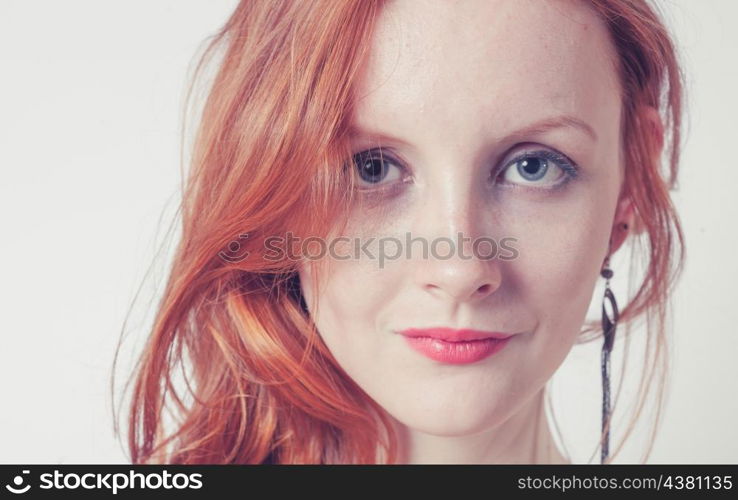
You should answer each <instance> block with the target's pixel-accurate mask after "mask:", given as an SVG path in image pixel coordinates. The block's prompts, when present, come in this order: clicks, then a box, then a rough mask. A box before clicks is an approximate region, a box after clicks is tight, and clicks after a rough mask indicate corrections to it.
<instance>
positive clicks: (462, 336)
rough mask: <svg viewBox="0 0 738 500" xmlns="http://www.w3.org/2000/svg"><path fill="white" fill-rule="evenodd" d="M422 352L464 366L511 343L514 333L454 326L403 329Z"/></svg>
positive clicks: (445, 361)
mask: <svg viewBox="0 0 738 500" xmlns="http://www.w3.org/2000/svg"><path fill="white" fill-rule="evenodd" d="M399 333H400V334H401V335H402V336H404V337H405V340H407V343H408V344H409V345H410V347H412V348H413V349H415V350H416V351H417V352H419V353H420V354H422V355H424V356H427V357H429V358H430V359H432V360H434V361H439V362H441V363H448V364H454V365H462V364H468V363H474V362H476V361H480V360H482V359H484V358H486V357H488V356H491V355H492V354H494V353H496V352H498V351H499V350H501V349H502V348H503V347H505V346H506V345H507V342H508V340H509V339H510V337H512V334H509V333H501V332H487V331H482V330H468V329H464V330H456V329H453V328H408V329H405V330H402V331H400V332H399Z"/></svg>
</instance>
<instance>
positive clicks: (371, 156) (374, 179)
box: [353, 150, 402, 188]
mask: <svg viewBox="0 0 738 500" xmlns="http://www.w3.org/2000/svg"><path fill="white" fill-rule="evenodd" d="M353 161H354V167H355V169H356V173H357V175H358V179H357V184H358V186H359V187H364V188H367V187H369V188H371V187H374V186H381V185H384V184H390V183H392V182H395V181H399V180H401V179H402V169H401V167H399V166H398V165H397V164H396V163H395V162H394V161H393V160H392V158H391V157H390V156H388V155H387V153H385V152H383V151H382V150H370V151H362V152H361V153H357V154H355V155H354V158H353Z"/></svg>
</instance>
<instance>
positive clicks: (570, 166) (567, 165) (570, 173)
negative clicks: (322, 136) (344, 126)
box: [351, 146, 579, 193]
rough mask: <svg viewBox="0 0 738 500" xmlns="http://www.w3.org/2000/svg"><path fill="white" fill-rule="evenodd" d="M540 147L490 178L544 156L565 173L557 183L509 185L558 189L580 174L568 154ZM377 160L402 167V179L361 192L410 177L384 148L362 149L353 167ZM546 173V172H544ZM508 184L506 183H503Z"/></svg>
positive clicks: (387, 187) (390, 186)
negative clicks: (546, 184)
mask: <svg viewBox="0 0 738 500" xmlns="http://www.w3.org/2000/svg"><path fill="white" fill-rule="evenodd" d="M536 147H537V148H539V149H532V150H528V151H525V152H523V153H521V154H519V155H517V156H515V157H514V158H512V159H511V160H510V161H508V162H507V163H506V164H505V165H504V166H502V167H501V168H495V169H493V170H492V172H491V174H490V178H493V179H494V180H496V179H498V178H499V177H500V176H501V175H502V174H504V173H505V172H506V171H507V170H508V169H510V168H513V167H514V165H515V164H517V163H519V162H522V161H525V160H527V159H531V158H542V159H544V160H545V161H546V162H551V163H554V164H555V165H556V166H558V167H559V168H560V169H561V170H562V171H563V173H564V177H563V178H562V179H561V180H560V181H558V182H556V183H555V184H553V185H551V186H549V187H536V186H535V185H532V184H531V185H524V184H516V183H508V184H507V185H508V186H510V187H512V188H513V189H535V190H543V191H555V190H558V189H561V188H563V187H564V186H565V185H566V184H568V183H569V182H570V181H572V180H574V179H576V178H577V177H578V175H579V166H578V165H577V164H576V163H575V162H574V161H572V160H571V159H570V158H569V157H567V156H566V155H564V154H562V153H560V152H558V151H556V150H553V149H550V148H546V149H542V148H541V147H540V146H536ZM359 159H361V160H363V161H366V160H370V159H371V160H377V159H381V160H382V161H384V162H385V163H390V164H392V165H394V166H396V167H397V168H400V169H401V170H402V180H400V181H396V182H392V183H382V182H381V181H380V182H379V183H377V184H376V187H359V188H357V190H358V191H360V192H365V193H375V192H380V191H387V190H392V189H395V188H397V187H399V186H400V185H401V184H403V183H405V182H407V179H408V177H409V175H408V169H407V168H406V167H405V166H404V165H403V164H402V162H399V161H397V160H396V159H395V158H394V157H393V156H392V155H391V154H389V153H387V151H385V150H382V149H371V150H365V151H361V152H359V153H356V154H355V155H353V157H352V162H351V166H352V167H353V173H354V174H355V175H359V174H358V173H357V172H356V168H357V163H356V162H357V160H359ZM544 175H545V174H544ZM503 185H506V184H503Z"/></svg>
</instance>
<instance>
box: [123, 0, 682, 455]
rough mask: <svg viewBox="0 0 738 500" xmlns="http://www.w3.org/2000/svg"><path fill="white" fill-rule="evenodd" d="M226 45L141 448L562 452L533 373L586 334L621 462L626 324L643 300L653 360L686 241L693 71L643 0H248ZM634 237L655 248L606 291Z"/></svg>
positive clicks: (147, 389)
mask: <svg viewBox="0 0 738 500" xmlns="http://www.w3.org/2000/svg"><path fill="white" fill-rule="evenodd" d="M216 48H222V50H223V52H222V61H221V62H220V64H219V66H218V71H217V74H216V75H215V79H214V81H213V84H212V87H211V89H210V93H209V95H208V97H207V100H206V101H205V103H204V108H203V111H202V116H201V119H200V125H199V129H198V135H197V138H196V143H195V147H194V151H193V156H192V163H191V170H190V174H189V178H188V183H187V186H186V189H185V192H184V194H183V203H182V207H181V209H182V223H183V225H182V236H181V242H180V244H179V246H178V249H177V253H176V255H175V257H174V261H173V267H172V269H171V275H170V278H169V281H168V284H167V287H166V290H165V293H164V296H163V299H162V302H161V303H160V306H159V310H158V313H157V317H156V321H155V324H154V328H153V331H152V333H151V336H150V338H149V342H148V345H147V347H146V350H145V352H144V353H143V355H142V357H141V360H140V363H139V365H138V367H137V374H136V380H135V382H136V383H135V385H134V392H133V399H132V408H131V409H132V411H131V415H130V429H129V430H130V436H129V445H130V450H131V456H132V461H133V462H134V463H144V462H164V463H375V462H381V463H384V462H389V463H398V462H399V463H452V462H456V463H567V462H568V459H567V458H566V457H564V456H562V454H561V452H559V450H558V449H557V447H556V445H555V444H554V441H553V437H552V433H551V431H550V428H549V425H548V422H546V419H545V416H544V414H543V401H544V399H543V398H544V395H545V386H546V382H547V381H548V380H549V379H550V378H551V376H552V375H553V374H554V372H555V371H556V369H557V368H558V367H559V366H560V364H561V363H562V362H563V360H564V358H565V357H566V355H567V353H568V352H569V350H570V349H571V347H572V346H573V345H574V344H575V343H577V342H584V341H588V340H593V339H599V341H600V342H602V343H603V350H602V364H601V368H602V369H601V373H597V374H584V375H583V376H587V377H589V376H595V375H596V376H598V377H599V376H601V377H602V383H603V398H602V402H601V404H602V416H603V419H602V435H601V436H600V440H599V442H600V445H601V446H600V448H601V460H602V461H603V462H609V461H611V460H612V458H613V457H614V456H616V455H617V450H618V449H619V447H618V449H616V450H615V451H614V453H612V454H611V453H610V449H609V434H610V432H609V431H610V416H611V414H612V409H611V406H610V395H609V386H610V380H609V378H610V377H609V353H610V351H611V350H612V348H613V345H614V344H613V341H614V338H615V332H616V330H617V332H618V338H621V337H623V336H624V335H625V333H626V332H625V330H624V327H625V326H627V325H628V324H629V323H631V322H632V321H633V320H635V319H637V318H641V317H645V318H646V319H647V320H648V321H647V326H648V328H647V332H646V334H647V335H648V336H649V343H648V345H649V346H655V348H654V349H652V350H651V349H649V353H647V356H650V358H649V361H650V363H649V366H652V367H656V366H663V364H662V363H663V362H664V357H663V351H664V350H663V344H664V342H665V331H664V329H665V328H664V318H665V311H666V305H667V299H668V293H669V290H670V288H671V286H672V285H673V283H674V281H675V280H676V278H677V275H678V272H679V271H680V269H681V265H682V261H683V253H682V246H683V244H682V234H681V229H680V225H679V221H678V218H677V215H676V213H675V211H674V208H673V206H672V204H671V201H670V198H669V190H670V189H671V188H672V187H673V186H674V183H675V181H676V174H677V165H678V157H679V148H678V146H679V139H680V138H679V130H680V127H679V126H680V119H681V99H682V97H681V87H682V86H681V76H680V70H679V67H678V64H677V60H676V56H675V53H674V48H673V45H672V42H671V40H670V38H669V36H668V34H667V32H666V30H665V28H664V26H663V24H662V22H661V21H660V19H659V17H658V16H657V14H656V13H655V12H654V10H653V9H652V7H650V6H649V5H648V4H647V3H646V2H645V1H639V0H596V1H590V2H585V1H557V0H552V1H547V2H520V1H503V0H499V1H489V0H483V1H464V2H446V1H440V0H438V1H428V2H414V1H412V2H411V1H401V0H395V1H390V2H380V1H366V0H361V1H358V0H357V1H311V2H297V1H287V0H285V1H274V0H269V1H266V0H264V1H242V2H241V3H240V4H239V5H238V6H237V8H236V10H235V12H234V13H233V15H232V16H231V18H230V19H229V20H228V22H227V23H226V24H225V26H224V27H223V28H222V30H221V31H220V32H219V33H218V35H217V36H216V37H215V39H214V40H213V42H212V43H211V45H210V46H209V50H208V51H207V52H206V54H205V56H204V57H203V61H206V60H207V59H208V57H209V56H210V55H212V54H213V53H214V50H215V49H216ZM665 146H666V147H665ZM665 150H666V151H665ZM664 152H665V153H668V156H667V161H666V162H665V166H663V167H662V164H661V156H662V153H664ZM406 237H407V238H406ZM628 239H629V240H630V241H632V243H633V248H634V250H642V251H643V250H644V249H645V250H644V251H643V252H642V253H641V254H639V253H634V256H636V257H638V256H639V255H640V256H642V257H643V259H644V260H643V263H644V266H645V267H644V269H645V272H644V273H643V276H642V281H641V282H640V284H639V287H638V289H637V293H635V294H634V296H633V297H631V298H629V300H628V301H627V303H624V302H623V299H621V304H620V307H619V308H618V307H617V304H616V301H615V298H614V296H613V294H612V292H611V291H610V288H609V281H610V279H612V280H615V279H617V278H618V276H619V275H621V274H625V273H624V272H621V270H620V269H615V270H613V269H611V268H610V260H611V257H612V255H613V254H615V252H617V251H618V249H619V248H621V246H622V245H623V243H624V242H625V241H626V240H628ZM387 242H392V243H393V244H395V245H397V243H398V242H400V243H402V242H405V243H408V244H410V245H412V252H410V251H409V248H407V247H405V248H402V249H401V251H399V252H398V251H397V248H392V249H391V251H390V248H389V247H388V246H387V245H386V243H387ZM439 242H440V243H443V244H445V248H443V247H444V245H441V244H439ZM456 243H458V244H456ZM481 243H485V245H482V244H481ZM424 245H430V246H431V247H432V250H433V252H432V253H433V255H426V254H427V252H426V251H422V250H424V248H425V247H424ZM357 249H360V250H361V251H360V252H356V251H355V250H357ZM325 250H328V253H324V251H325ZM503 250H506V251H503ZM400 255H401V256H402V257H399V258H398V256H400ZM390 256H392V258H390ZM613 273H614V274H613ZM598 279H603V281H604V280H606V281H607V284H606V287H605V290H606V291H605V295H604V297H603V296H596V297H593V292H594V289H595V286H596V285H597V280H598ZM592 300H596V301H602V303H603V305H602V311H603V320H602V325H601V326H602V327H601V328H600V325H599V324H587V323H585V315H586V312H587V308H588V306H589V304H590V302H591V301H592ZM618 309H619V310H618ZM617 327H620V328H617ZM603 330H604V331H603ZM181 374H183V375H184V377H181ZM661 375H663V374H661ZM656 376H659V373H658V372H656V371H655V370H650V371H649V372H648V373H646V374H645V376H644V379H643V385H642V386H641V392H640V394H639V398H638V406H637V411H636V413H635V415H634V417H633V418H634V419H635V418H637V417H638V413H639V411H640V406H641V404H642V403H643V401H645V399H646V397H647V396H648V391H649V389H650V388H651V387H652V386H653V384H652V383H651V381H652V379H653V377H656ZM657 392H658V391H657ZM657 395H658V394H657ZM593 404H595V402H593ZM597 404H599V403H597ZM169 411H173V414H174V416H175V419H174V420H172V421H169V420H167V421H165V420H164V419H165V418H167V417H165V416H164V415H167V414H168V412H169ZM625 437H627V433H626V434H625Z"/></svg>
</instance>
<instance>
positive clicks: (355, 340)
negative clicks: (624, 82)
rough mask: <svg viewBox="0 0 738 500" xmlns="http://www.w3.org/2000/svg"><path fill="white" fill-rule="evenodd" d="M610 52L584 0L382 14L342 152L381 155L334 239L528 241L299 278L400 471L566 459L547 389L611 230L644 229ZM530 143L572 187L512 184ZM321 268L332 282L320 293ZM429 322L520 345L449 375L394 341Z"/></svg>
mask: <svg viewBox="0 0 738 500" xmlns="http://www.w3.org/2000/svg"><path fill="white" fill-rule="evenodd" d="M615 58H616V55H615V52H614V48H613V47H612V46H611V42H610V40H609V37H608V33H607V28H606V27H605V25H604V24H602V22H601V21H600V20H599V19H598V18H597V16H596V14H595V13H594V12H592V11H590V10H589V8H588V7H587V6H586V4H585V3H583V2H574V1H556V0H554V1H546V2H543V1H540V0H535V1H524V0H478V1H475V0H464V1H461V2H453V1H448V0H428V1H421V0H413V1H396V2H390V3H388V4H387V5H386V7H385V8H384V9H383V10H382V11H381V14H380V16H379V18H378V20H377V28H376V31H375V35H374V38H373V42H372V46H371V50H370V52H369V57H368V59H367V65H366V70H365V72H364V73H363V76H362V83H361V85H360V88H359V92H358V94H357V95H358V96H359V98H358V100H357V103H356V109H355V116H354V123H353V125H354V127H355V128H356V135H355V137H354V139H353V150H354V152H355V153H359V152H361V151H366V150H370V149H373V148H376V147H378V145H379V144H381V146H382V148H383V149H384V155H385V162H386V163H385V167H386V168H387V173H386V176H385V177H383V178H382V179H381V181H379V182H377V183H368V182H365V181H363V180H362V179H361V178H359V181H357V182H358V183H359V186H360V187H361V188H362V189H367V190H373V191H372V192H373V193H374V195H373V196H371V197H370V198H367V199H370V200H371V202H370V203H367V204H365V205H361V203H359V204H357V207H356V209H355V210H353V211H352V213H351V214H350V220H349V226H348V228H347V231H346V232H345V233H343V234H342V235H350V236H362V237H367V236H377V235H387V234H404V233H405V232H411V233H412V235H413V237H422V238H426V239H428V240H432V239H433V238H438V237H449V238H452V239H455V237H456V235H457V234H458V233H459V232H461V233H463V234H464V235H467V236H469V237H470V238H472V239H473V238H475V237H478V236H482V235H484V236H488V237H493V238H495V239H497V240H499V239H501V238H504V237H514V238H516V239H517V246H516V247H517V249H518V250H519V255H518V257H517V258H516V259H514V260H507V261H503V260H500V259H491V260H490V259H487V260H483V259H467V260H464V259H462V258H450V259H445V260H441V259H432V258H431V259H423V258H421V256H419V255H418V256H417V257H416V256H413V258H412V259H409V260H406V259H400V260H396V261H393V262H387V263H385V265H384V268H382V269H379V267H378V263H377V261H376V260H371V259H359V260H356V259H351V260H342V261H335V260H330V262H328V260H326V261H321V263H320V264H321V265H320V266H317V267H315V268H310V267H309V266H303V267H301V269H300V278H301V283H302V289H303V294H304V295H305V299H306V302H307V304H308V307H309V308H310V311H311V315H312V317H313V319H314V321H315V323H316V325H317V327H318V330H319V331H320V334H321V337H322V339H323V341H324V342H325V344H326V345H327V346H328V348H329V349H330V351H331V353H332V354H333V356H334V357H335V359H336V361H337V362H338V364H339V365H340V366H341V367H342V368H343V370H345V371H346V373H347V374H348V375H349V376H350V377H351V378H352V379H353V380H354V381H355V382H356V383H357V384H358V385H359V387H361V388H362V389H363V390H364V391H365V392H366V393H367V394H368V395H369V397H371V398H373V399H374V400H375V401H376V402H377V403H379V405H380V406H381V407H382V408H383V409H384V410H385V411H386V412H387V413H388V414H389V415H390V416H391V418H392V421H393V422H394V425H395V428H396V430H397V431H398V435H399V437H400V446H401V456H400V460H401V461H402V462H405V463H567V462H568V459H567V458H565V457H564V456H562V454H561V452H560V451H559V450H558V449H557V447H556V446H555V445H554V443H553V438H552V432H551V429H550V427H549V424H548V422H547V420H546V418H545V417H544V416H542V415H541V413H540V412H541V411H542V408H543V405H542V397H543V394H544V392H543V389H544V386H545V384H546V382H547V381H548V380H549V379H550V378H551V376H552V375H553V373H554V372H555V371H556V369H557V368H558V367H559V366H560V365H561V363H562V362H563V360H564V359H565V357H566V356H567V354H568V353H569V351H570V349H571V348H572V346H573V344H574V342H575V341H576V339H577V336H578V335H579V333H580V331H581V326H582V323H583V321H584V319H585V314H586V312H587V308H588V306H589V304H590V301H591V300H592V298H593V297H592V295H593V291H594V287H595V284H596V282H597V279H598V278H599V272H600V270H601V268H602V266H603V261H604V259H605V257H606V256H607V255H608V253H609V252H610V253H612V252H614V251H615V250H617V248H618V247H620V245H621V244H622V242H623V240H624V238H625V237H626V236H627V234H628V231H627V230H623V229H622V227H621V226H622V224H623V223H627V224H628V225H629V227H630V228H631V229H630V231H631V232H632V230H633V229H632V228H633V227H634V223H635V222H636V220H634V216H633V211H632V208H631V205H630V203H629V201H628V199H627V198H626V197H624V196H621V187H622V183H623V175H624V170H623V169H624V165H623V160H622V158H623V155H622V150H621V148H622V145H621V142H620V126H621V122H620V112H621V101H620V93H619V92H620V91H619V82H618V78H617V74H616V70H615V68H614V65H613V61H615V60H616V59H615ZM650 116H651V118H652V119H653V122H654V125H655V129H657V130H660V128H659V127H660V123H658V118H657V114H655V113H652V114H651V115H650ZM539 151H548V152H555V153H558V154H561V155H564V157H566V158H568V159H569V160H571V163H572V164H573V165H575V166H576V168H577V175H576V177H574V178H571V179H569V180H568V182H564V181H565V180H566V179H568V178H567V175H568V174H566V173H565V171H564V170H563V169H562V168H561V167H560V166H559V164H558V163H556V162H555V161H553V160H549V161H548V162H547V165H548V173H547V174H546V175H545V176H544V177H542V178H540V179H538V180H531V179H528V178H526V177H524V176H521V174H520V171H519V170H517V167H518V166H519V165H520V164H519V163H515V162H514V160H515V159H516V158H519V157H520V155H521V154H523V153H529V154H531V155H532V154H535V153H536V152H539ZM532 158H533V157H532ZM557 183H561V184H560V185H559V184H557ZM557 186H558V187H557ZM362 196H363V195H360V196H359V199H360V201H361V200H362V199H363V198H362ZM317 277H320V278H322V279H324V280H325V281H324V283H323V284H322V287H321V288H320V292H319V293H320V296H319V297H314V296H313V294H312V289H311V285H312V284H313V281H314V280H315V279H316V278H317ZM318 298H319V299H320V304H319V307H316V304H315V301H316V299H318ZM434 326H448V327H452V328H474V329H479V330H487V331H500V332H509V333H514V334H515V336H514V337H513V338H512V339H511V341H510V342H509V343H508V345H507V346H506V347H505V349H503V350H502V351H500V352H499V353H496V354H494V355H493V356H491V357H488V358H485V359H483V360H481V361H479V362H475V363H470V364H464V365H449V364H444V363H439V362H437V361H434V360H431V359H428V358H427V357H425V356H423V355H421V354H419V353H418V352H416V351H414V350H412V349H410V348H409V347H408V345H407V343H406V342H405V339H404V338H403V337H402V336H401V335H399V334H398V333H397V332H398V331H399V330H401V329H404V328H407V327H434ZM598 375H599V374H597V373H588V374H586V375H585V374H583V376H587V377H594V376H598ZM592 404H598V403H597V401H592ZM593 439H594V440H596V439H597V436H594V437H593Z"/></svg>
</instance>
